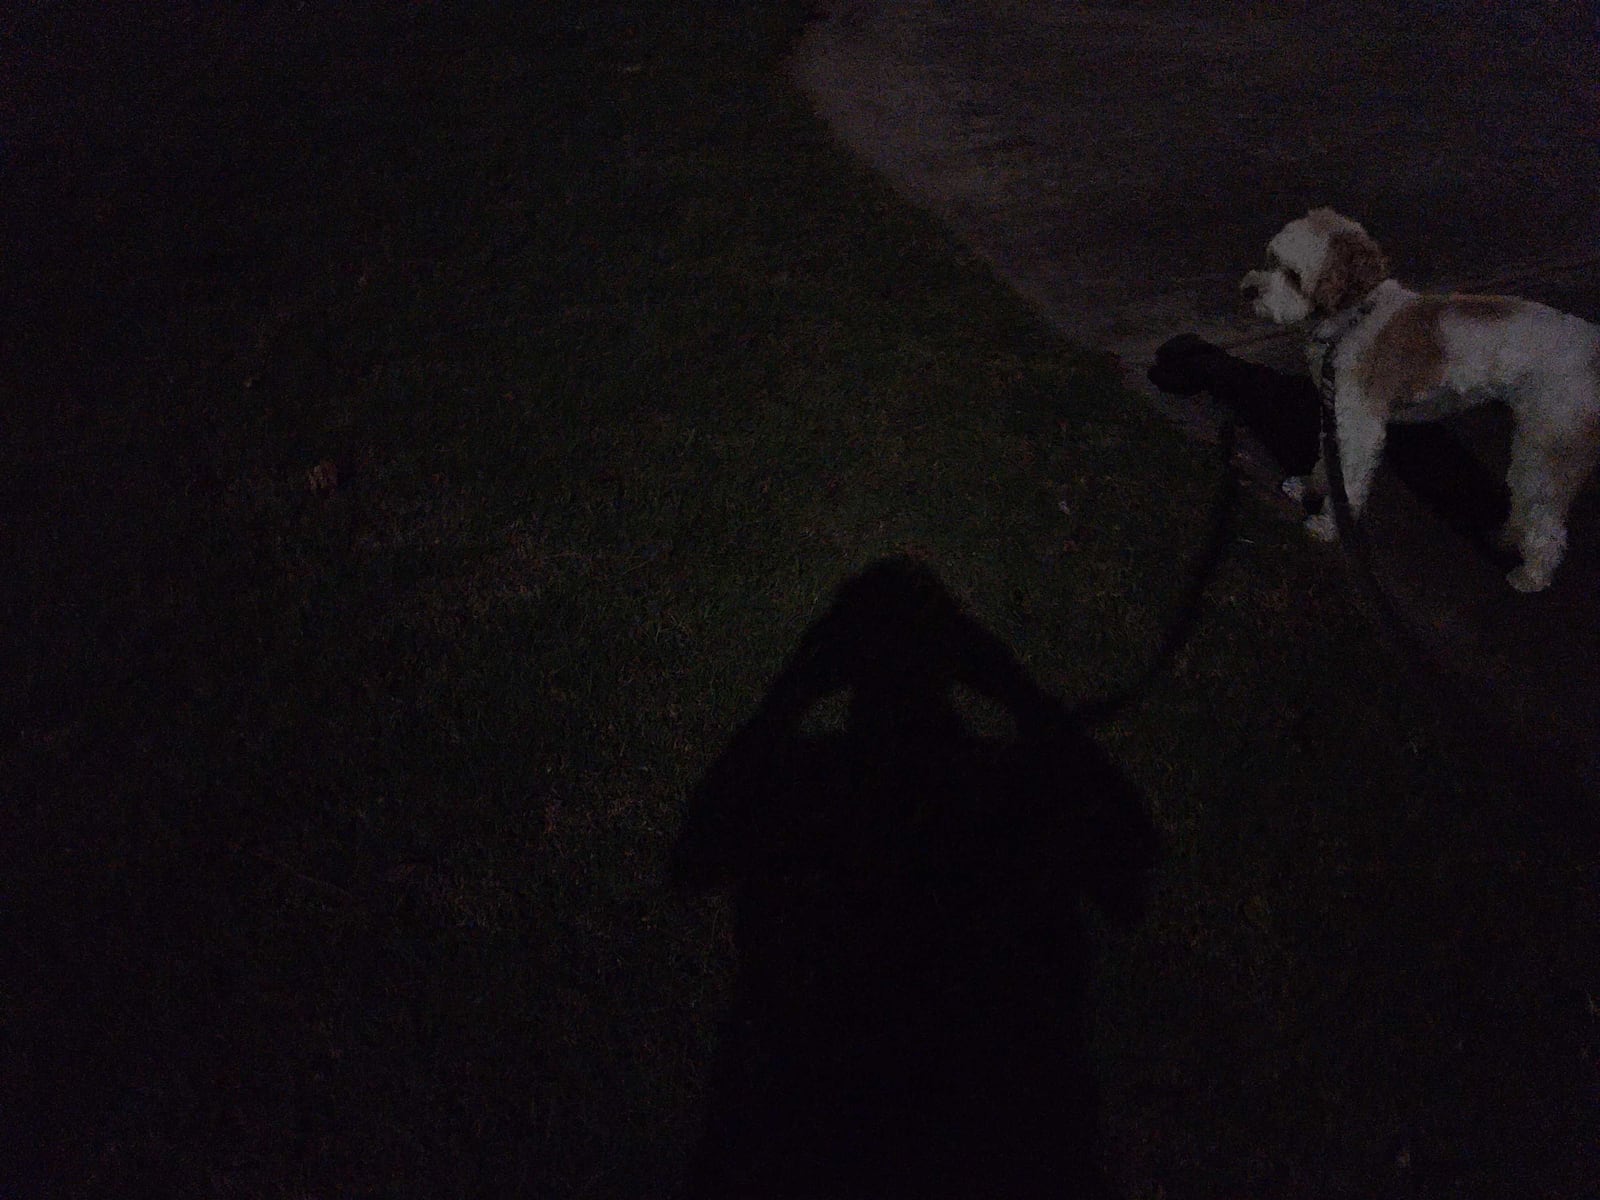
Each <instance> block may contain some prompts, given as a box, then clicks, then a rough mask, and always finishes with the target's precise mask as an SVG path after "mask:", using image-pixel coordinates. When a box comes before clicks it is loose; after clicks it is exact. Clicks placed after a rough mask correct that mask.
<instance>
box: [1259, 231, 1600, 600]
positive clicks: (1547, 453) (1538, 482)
mask: <svg viewBox="0 0 1600 1200" xmlns="http://www.w3.org/2000/svg"><path fill="white" fill-rule="evenodd" d="M1240 287H1242V288H1244V289H1245V290H1246V291H1247V292H1253V293H1254V294H1255V302H1254V307H1255V311H1256V312H1257V313H1258V314H1259V315H1260V316H1263V317H1267V318H1270V319H1271V320H1273V321H1276V322H1278V323H1279V324H1283V325H1291V324H1294V323H1296V322H1300V321H1307V320H1310V321H1314V322H1315V323H1314V324H1313V325H1312V327H1311V333H1312V338H1311V346H1310V359H1311V373H1312V378H1313V379H1320V378H1321V376H1322V357H1323V354H1324V351H1325V348H1326V347H1328V346H1330V345H1331V347H1332V353H1333V356H1334V362H1333V365H1334V378H1335V381H1336V385H1335V390H1334V412H1335V415H1336V416H1337V418H1338V426H1339V460H1340V463H1341V465H1342V467H1343V469H1344V480H1345V491H1346V492H1347V494H1348V495H1349V499H1350V509H1351V512H1352V514H1357V513H1359V512H1360V511H1361V506H1362V504H1363V502H1364V501H1365V500H1366V498H1367V491H1368V488H1369V487H1370V485H1371V483H1372V473H1373V470H1374V468H1375V467H1376V466H1377V464H1378V459H1379V456H1380V455H1381V454H1382V452H1383V442H1384V434H1385V425H1386V424H1387V422H1389V421H1428V420H1436V419H1438V418H1440V417H1443V416H1448V415H1449V414H1450V413H1452V412H1458V411H1461V410H1462V409H1465V408H1469V407H1471V406H1473V405H1477V404H1482V403H1484V402H1486V401H1490V400H1499V401H1503V402H1504V403H1505V404H1506V405H1507V406H1509V407H1510V409H1511V412H1512V414H1513V416H1514V419H1515V423H1516V426H1515V432H1514V433H1513V435H1512V443H1511V469H1510V472H1509V473H1508V475H1507V480H1506V482H1507V484H1508V485H1509V487H1510V490H1511V516H1510V519H1509V520H1508V521H1507V522H1506V524H1505V527H1504V529H1503V530H1502V537H1503V538H1504V539H1505V541H1506V543H1507V544H1508V545H1510V546H1514V547H1515V548H1516V549H1518V550H1519V551H1520V552H1521V554H1522V565H1521V566H1519V567H1517V568H1516V570H1514V571H1512V572H1511V573H1510V575H1508V576H1507V579H1508V581H1509V582H1510V584H1511V586H1512V587H1514V588H1516V589H1517V590H1518V591H1524V592H1534V591H1538V590H1540V589H1541V588H1544V587H1546V586H1548V585H1549V583H1550V578H1551V576H1552V574H1553V573H1554V572H1555V569H1556V567H1557V566H1558V565H1560V562H1561V558H1562V555H1563V554H1564V553H1565V552H1566V545H1567V511H1568V509H1569V508H1570V507H1571V504H1572V500H1573V497H1574V496H1575V495H1576V494H1577V492H1578V489H1579V488H1580V487H1581V486H1582V485H1583V482H1584V480H1585V478H1586V477H1587V476H1588V474H1589V471H1590V469H1591V467H1592V465H1593V463H1594V461H1595V458H1596V455H1597V453H1600V327H1597V326H1595V325H1591V324H1590V323H1589V322H1587V321H1584V320H1581V319H1580V318H1578V317H1574V316H1570V315H1568V314H1566V313H1562V312H1557V311H1556V310H1555V309H1553V308H1548V307H1546V306H1545V305H1543V304H1535V303H1534V302H1532V301H1531V300H1520V299H1516V298H1514V297H1508V296H1462V295H1448V296H1444V295H1419V294H1418V293H1416V292H1412V291H1408V290H1406V289H1405V288H1403V287H1401V286H1400V284H1399V283H1397V282H1396V281H1395V280H1393V279H1391V278H1389V269H1388V264H1387V262H1386V261H1385V259H1384V256H1383V252H1382V250H1380V249H1379V247H1378V244H1377V243H1376V242H1374V241H1373V240H1372V238H1370V237H1368V236H1367V231H1366V230H1365V229H1363V228H1362V227H1361V226H1360V225H1358V224H1357V223H1356V222H1354V221H1352V220H1350V219H1349V218H1347V217H1342V216H1340V215H1339V214H1338V213H1336V212H1334V211H1333V210H1332V209H1329V208H1319V209H1316V210H1314V211H1312V212H1310V213H1308V214H1307V215H1306V216H1304V217H1301V218H1300V219H1299V220H1296V221H1291V222H1289V224H1288V225H1287V226H1285V227H1284V228H1283V230H1282V231H1280V232H1279V233H1278V235H1277V236H1276V237H1274V238H1273V239H1272V241H1271V242H1270V243H1268V245H1267V266H1266V268H1265V269H1264V270H1258V271H1251V272H1250V273H1249V274H1248V275H1246V276H1245V277H1244V279H1243V280H1242V281H1241V283H1240ZM1325 480H1326V475H1325V469H1324V464H1323V463H1321V462H1319V463H1318V464H1317V473H1316V475H1315V476H1314V477H1313V479H1312V481H1311V482H1310V484H1309V486H1311V487H1318V486H1323V487H1325ZM1306 524H1307V527H1308V528H1309V529H1310V530H1311V531H1312V532H1313V533H1314V534H1316V535H1317V536H1319V537H1322V538H1324V539H1328V538H1332V537H1334V536H1336V533H1335V528H1334V524H1333V517H1332V514H1331V512H1329V511H1327V509H1326V507H1325V508H1324V511H1323V512H1322V513H1320V514H1318V515H1317V516H1314V517H1311V518H1310V519H1309V520H1308V521H1307V523H1306Z"/></svg>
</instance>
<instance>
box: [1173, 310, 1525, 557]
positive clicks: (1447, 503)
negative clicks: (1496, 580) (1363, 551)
mask: <svg viewBox="0 0 1600 1200" xmlns="http://www.w3.org/2000/svg"><path fill="white" fill-rule="evenodd" d="M1150 381H1151V382H1152V383H1154V384H1155V385H1156V386H1157V387H1158V388H1160V389H1161V390H1162V391H1164V392H1167V393H1169V394H1172V395H1178V396H1193V395H1196V394H1198V393H1200V392H1207V393H1209V394H1210V396H1211V398H1212V399H1213V400H1215V401H1216V402H1217V403H1219V404H1221V405H1222V406H1223V407H1224V408H1226V409H1227V410H1228V411H1229V412H1231V413H1232V414H1233V415H1234V416H1235V418H1236V419H1237V420H1238V421H1239V422H1240V423H1241V424H1242V425H1244V426H1245V427H1246V428H1248V429H1249V430H1250V431H1251V433H1253V434H1254V435H1255V438H1256V440H1257V441H1258V442H1260V443H1261V446H1262V448H1263V449H1265V450H1266V451H1267V453H1268V454H1270V455H1271V456H1272V458H1273V460H1274V461H1275V462H1276V463H1277V464H1278V466H1279V467H1281V468H1282V470H1283V473H1284V475H1286V476H1289V475H1307V474H1310V472H1311V469H1312V467H1314V466H1315V465H1316V462H1317V453H1318V448H1319V446H1320V442H1321V430H1322V405H1321V400H1320V398H1319V396H1318V393H1317V388H1316V385H1315V384H1314V383H1312V381H1311V377H1310V376H1309V375H1290V374H1287V373H1285V372H1283V371H1278V370H1274V369H1273V368H1272V367H1268V366H1263V365H1261V364H1260V363H1252V362H1246V361H1245V360H1244V359H1241V358H1235V357H1234V356H1233V355H1231V354H1229V353H1228V352H1227V351H1226V350H1224V349H1222V348H1221V347H1220V346H1215V345H1213V344H1211V343H1210V342H1207V341H1205V340H1204V339H1202V338H1199V337H1196V336H1194V335H1193V334H1182V335H1180V336H1178V337H1175V338H1173V339H1172V340H1170V341H1168V342H1167V343H1165V344H1164V345H1163V346H1161V348H1160V349H1158V350H1157V351H1156V362H1155V366H1153V367H1152V368H1151V370H1150ZM1383 460H1384V463H1385V464H1386V465H1387V466H1388V467H1390V468H1392V469H1393V471H1394V473H1395V474H1396V475H1397V476H1398V477H1399V478H1400V481H1401V482H1402V483H1404V484H1405V485H1406V487H1407V488H1408V489H1410V491H1411V492H1412V494H1413V495H1415V496H1416V497H1417V499H1418V500H1420V501H1421V502H1422V503H1423V504H1424V505H1425V506H1426V507H1427V508H1428V509H1429V511H1431V512H1432V513H1433V514H1434V515H1435V516H1437V517H1438V518H1439V519H1440V520H1442V521H1444V522H1445V524H1446V525H1448V526H1449V527H1450V528H1451V529H1453V530H1455V532H1456V533H1457V534H1459V535H1460V536H1461V537H1463V538H1465V539H1466V540H1467V541H1468V542H1470V543H1471V544H1472V546H1473V547H1474V548H1475V549H1476V550H1477V552H1478V553H1479V554H1481V555H1482V556H1483V557H1484V558H1485V559H1487V560H1488V561H1490V562H1492V563H1494V564H1495V565H1496V566H1497V567H1499V568H1500V569H1501V570H1506V569H1509V568H1510V567H1511V566H1514V565H1515V564H1516V562H1517V561H1518V560H1517V558H1516V556H1515V555H1514V554H1511V553H1510V552H1508V551H1506V550H1504V549H1503V548H1501V547H1500V546H1498V545H1496V544H1495V542H1494V531H1495V530H1496V529H1497V528H1498V527H1499V525H1500V524H1501V522H1503V521H1504V520H1505V519H1506V516H1507V514H1508V513H1509V511H1510V498H1509V496H1508V494H1507V492H1506V485H1505V480H1504V479H1503V478H1502V477H1500V476H1498V475H1496V474H1495V473H1494V472H1492V471H1491V470H1489V468H1488V467H1486V466H1485V465H1484V464H1483V462H1482V461H1481V460H1480V459H1479V458H1478V457H1477V456H1476V455H1475V454H1474V453H1473V452H1472V451H1471V450H1470V449H1469V448H1468V447H1467V446H1466V445H1465V444H1464V443H1463V442H1462V441H1461V439H1460V438H1459V437H1457V436H1456V435H1455V433H1453V432H1452V431H1451V429H1450V428H1449V426H1448V425H1446V424H1443V423H1440V422H1437V421H1430V422H1426V423H1399V422H1397V423H1394V424H1391V425H1390V426H1389V432H1388V437H1387V440H1386V443H1385V445H1384V451H1383Z"/></svg>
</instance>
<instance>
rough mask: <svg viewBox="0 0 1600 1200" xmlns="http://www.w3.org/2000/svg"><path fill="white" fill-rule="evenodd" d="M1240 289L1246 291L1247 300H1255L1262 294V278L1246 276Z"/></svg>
mask: <svg viewBox="0 0 1600 1200" xmlns="http://www.w3.org/2000/svg"><path fill="white" fill-rule="evenodd" d="M1239 290H1240V291H1241V292H1243V293H1244V298H1245V299H1246V300H1254V299H1255V298H1256V297H1257V296H1259V295H1261V280H1259V279H1257V278H1255V277H1254V276H1246V277H1245V278H1244V279H1243V280H1242V281H1241V282H1240V284H1239Z"/></svg>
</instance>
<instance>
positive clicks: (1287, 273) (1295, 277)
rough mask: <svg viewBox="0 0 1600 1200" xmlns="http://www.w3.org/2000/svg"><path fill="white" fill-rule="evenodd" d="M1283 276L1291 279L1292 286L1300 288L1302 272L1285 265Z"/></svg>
mask: <svg viewBox="0 0 1600 1200" xmlns="http://www.w3.org/2000/svg"><path fill="white" fill-rule="evenodd" d="M1283 277H1284V278H1285V279H1287V280H1288V281H1289V286H1290V287H1292V288H1298V287H1299V286H1300V272H1299V271H1296V270H1295V269H1294V268H1293V267H1285V268H1284V269H1283Z"/></svg>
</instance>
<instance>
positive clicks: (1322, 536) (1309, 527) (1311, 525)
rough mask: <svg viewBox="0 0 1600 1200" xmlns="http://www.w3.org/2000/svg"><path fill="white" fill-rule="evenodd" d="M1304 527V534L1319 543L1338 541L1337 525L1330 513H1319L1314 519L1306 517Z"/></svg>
mask: <svg viewBox="0 0 1600 1200" xmlns="http://www.w3.org/2000/svg"><path fill="white" fill-rule="evenodd" d="M1305 526H1306V532H1307V533H1309V534H1310V535H1311V536H1312V537H1314V538H1316V539H1317V541H1319V542H1336V541H1338V540H1339V523H1338V522H1337V521H1335V520H1334V519H1333V514H1332V513H1331V512H1319V513H1318V514H1317V515H1316V516H1314V517H1307V518H1306V520H1305Z"/></svg>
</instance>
